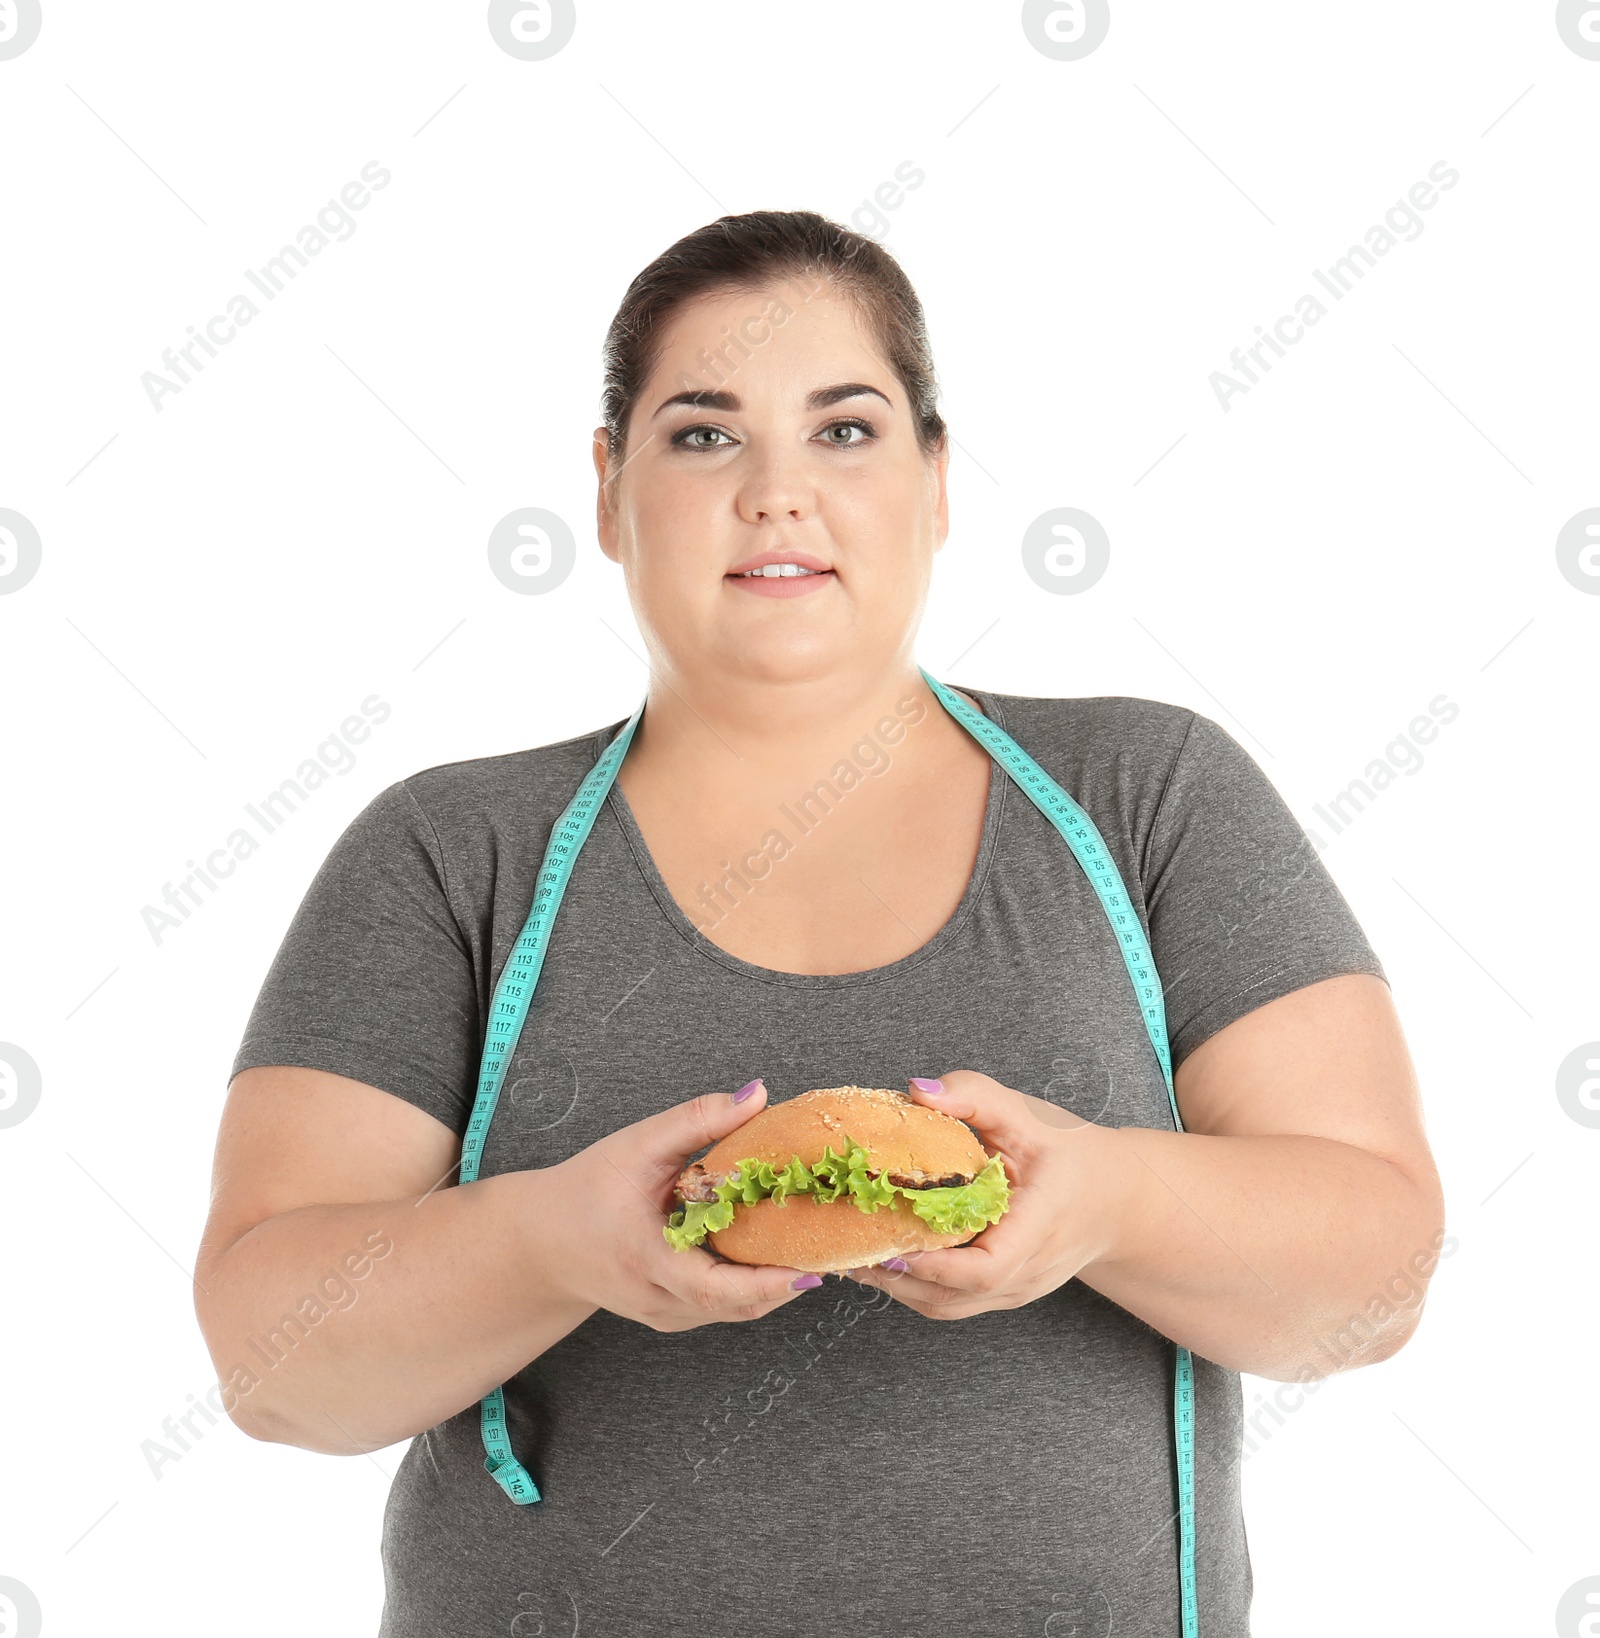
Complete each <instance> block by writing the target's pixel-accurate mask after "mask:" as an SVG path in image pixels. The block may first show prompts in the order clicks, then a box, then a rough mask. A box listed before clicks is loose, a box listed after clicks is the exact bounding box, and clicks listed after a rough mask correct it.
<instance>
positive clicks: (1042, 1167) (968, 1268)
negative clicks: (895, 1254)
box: [849, 1069, 1116, 1319]
mask: <svg viewBox="0 0 1600 1638" xmlns="http://www.w3.org/2000/svg"><path fill="white" fill-rule="evenodd" d="M939 1084H941V1085H942V1086H943V1088H944V1090H943V1091H942V1092H939V1093H935V1092H930V1091H926V1090H924V1089H923V1088H922V1087H919V1086H918V1085H917V1084H916V1083H915V1082H914V1081H913V1082H912V1084H911V1085H910V1086H909V1087H908V1088H907V1095H908V1096H909V1097H910V1098H911V1099H912V1100H913V1101H914V1102H916V1103H920V1104H923V1105H925V1106H926V1107H927V1108H929V1109H938V1110H940V1111H942V1112H943V1113H944V1114H947V1115H954V1116H955V1117H956V1118H957V1119H958V1120H962V1121H965V1122H966V1124H967V1125H968V1126H970V1127H971V1128H972V1129H973V1130H974V1131H975V1132H976V1133H977V1134H978V1136H979V1138H980V1139H981V1140H982V1141H983V1146H984V1148H986V1149H987V1150H988V1151H989V1152H990V1154H998V1155H1000V1156H1001V1157H1002V1159H1003V1161H1004V1164H1005V1168H1006V1175H1007V1177H1008V1178H1009V1179H1010V1182H1011V1200H1010V1204H1009V1205H1008V1206H1007V1207H1006V1210H1005V1213H1004V1215H1003V1216H1002V1217H1001V1218H1000V1220H999V1222H997V1223H991V1224H990V1225H989V1227H988V1228H986V1229H984V1230H983V1231H982V1232H981V1233H980V1234H979V1235H978V1236H977V1238H976V1239H973V1240H969V1241H968V1242H967V1243H966V1244H965V1245H962V1246H950V1247H947V1248H946V1249H944V1250H941V1251H920V1252H912V1253H910V1254H909V1255H908V1256H907V1257H905V1258H904V1259H902V1260H903V1261H904V1263H905V1264H906V1267H905V1268H904V1269H895V1268H893V1267H891V1266H887V1265H885V1264H881V1263H880V1264H878V1265H876V1266H874V1267H870V1268H856V1269H851V1270H850V1271H849V1272H850V1277H851V1278H852V1279H855V1280H859V1281H860V1282H861V1283H862V1284H863V1285H875V1286H882V1287H883V1288H884V1289H885V1290H887V1291H888V1292H890V1293H891V1294H892V1295H893V1296H894V1297H895V1298H896V1300H897V1301H900V1302H903V1303H904V1304H905V1305H906V1306H907V1307H908V1308H914V1309H916V1311H917V1312H918V1313H919V1314H922V1315H925V1316H926V1317H927V1318H928V1319H967V1318H969V1317H970V1316H971V1315H973V1314H982V1313H986V1312H988V1310H990V1309H991V1308H1020V1307H1021V1306H1022V1305H1023V1304H1024V1303H1029V1302H1033V1301H1034V1300H1035V1299H1036V1298H1039V1297H1042V1296H1044V1295H1045V1294H1046V1293H1047V1292H1050V1291H1054V1290H1055V1289H1056V1288H1057V1287H1058V1286H1062V1285H1065V1284H1066V1283H1067V1281H1068V1280H1070V1279H1071V1278H1072V1277H1073V1275H1075V1274H1077V1273H1078V1272H1079V1270H1080V1269H1083V1268H1085V1267H1087V1266H1088V1265H1089V1264H1090V1263H1092V1262H1094V1261H1096V1260H1098V1259H1099V1258H1102V1257H1104V1256H1105V1255H1106V1254H1107V1252H1108V1251H1109V1250H1110V1248H1111V1246H1112V1244H1113V1243H1114V1240H1115V1229H1116V1225H1115V1222H1114V1209H1113V1208H1114V1200H1115V1195H1114V1190H1113V1189H1112V1188H1111V1187H1110V1186H1109V1185H1110V1183H1111V1180H1112V1176H1113V1168H1112V1167H1111V1165H1110V1162H1109V1156H1108V1155H1107V1152H1106V1148H1107V1146H1106V1142H1105V1140H1106V1139H1107V1138H1110V1137H1113V1136H1114V1129H1113V1128H1110V1127H1105V1126H1096V1125H1095V1124H1094V1123H1093V1122H1091V1121H1086V1120H1084V1119H1083V1118H1082V1117H1081V1116H1079V1115H1075V1114H1073V1113H1072V1112H1071V1110H1069V1109H1063V1108H1061V1107H1060V1106H1059V1105H1058V1104H1053V1103H1047V1102H1046V1101H1045V1100H1044V1099H1043V1098H1035V1097H1033V1096H1031V1095H1030V1094H1029V1093H1026V1092H1019V1091H1017V1090H1016V1089H1015V1088H1014V1087H1009V1086H1002V1085H1001V1084H1000V1082H999V1081H997V1080H994V1079H992V1078H991V1077H990V1076H988V1075H983V1074H979V1073H978V1071H976V1070H971V1069H956V1070H951V1071H950V1072H949V1073H948V1074H946V1075H943V1076H941V1077H940V1082H939Z"/></svg>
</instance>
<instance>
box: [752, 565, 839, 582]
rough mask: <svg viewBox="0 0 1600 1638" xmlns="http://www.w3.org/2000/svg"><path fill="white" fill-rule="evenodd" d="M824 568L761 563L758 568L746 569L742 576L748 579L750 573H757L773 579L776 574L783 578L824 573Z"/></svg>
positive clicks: (825, 571)
mask: <svg viewBox="0 0 1600 1638" xmlns="http://www.w3.org/2000/svg"><path fill="white" fill-rule="evenodd" d="M826 573H827V570H826V569H802V568H801V567H800V565H799V564H798V563H763V564H762V565H761V567H760V568H759V569H746V570H744V571H743V578H744V579H746V580H748V579H749V578H750V576H751V575H756V574H759V575H761V576H762V577H763V578H764V579H767V580H773V579H776V578H777V577H778V576H780V575H781V576H784V577H785V578H788V577H792V576H794V575H797V574H826Z"/></svg>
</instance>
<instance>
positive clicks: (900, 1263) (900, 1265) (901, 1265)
mask: <svg viewBox="0 0 1600 1638" xmlns="http://www.w3.org/2000/svg"><path fill="white" fill-rule="evenodd" d="M910 1266H911V1264H910V1263H908V1262H907V1261H906V1260H905V1258H904V1257H891V1258H889V1260H888V1261H887V1262H883V1263H879V1264H878V1267H879V1268H892V1269H894V1270H895V1272H896V1273H899V1274H904V1273H905V1271H906V1270H907V1269H908V1268H910Z"/></svg>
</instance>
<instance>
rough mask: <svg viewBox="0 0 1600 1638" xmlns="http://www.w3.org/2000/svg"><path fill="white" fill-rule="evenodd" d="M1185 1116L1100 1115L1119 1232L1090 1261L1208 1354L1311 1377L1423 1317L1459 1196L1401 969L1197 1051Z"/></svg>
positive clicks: (1139, 1309)
mask: <svg viewBox="0 0 1600 1638" xmlns="http://www.w3.org/2000/svg"><path fill="white" fill-rule="evenodd" d="M1174 1087H1175V1090H1176V1093H1177V1098H1178V1107H1179V1111H1180V1113H1181V1115H1182V1118H1183V1124H1184V1128H1185V1130H1184V1131H1183V1132H1159V1131H1152V1130H1148V1129H1146V1128H1143V1127H1121V1128H1117V1129H1111V1128H1105V1127H1096V1128H1093V1129H1092V1131H1086V1132H1084V1133H1083V1134H1081V1135H1083V1136H1088V1137H1090V1139H1091V1142H1092V1143H1093V1144H1094V1146H1095V1147H1096V1148H1097V1149H1098V1151H1099V1155H1098V1166H1097V1167H1096V1170H1097V1171H1098V1172H1099V1173H1100V1175H1101V1177H1102V1179H1103V1183H1104V1195H1103V1206H1102V1209H1103V1211H1104V1213H1105V1218H1104V1221H1105V1224H1106V1230H1107V1240H1106V1243H1105V1246H1104V1249H1103V1250H1102V1251H1101V1252H1100V1254H1099V1255H1097V1256H1096V1257H1094V1258H1093V1259H1092V1260H1091V1261H1090V1262H1089V1263H1088V1264H1087V1265H1086V1266H1084V1267H1083V1268H1082V1269H1081V1270H1080V1272H1079V1275H1078V1277H1079V1279H1081V1280H1082V1281H1083V1282H1084V1284H1085V1285H1088V1286H1092V1287H1093V1288H1094V1289H1095V1290H1096V1291H1098V1292H1100V1293H1101V1294H1102V1295H1103V1296H1106V1297H1109V1298H1110V1299H1111V1300H1112V1301H1113V1302H1115V1303H1117V1304H1119V1305H1120V1306H1121V1307H1123V1308H1126V1309H1127V1310H1128V1311H1129V1312H1130V1313H1132V1314H1135V1315H1137V1316H1138V1317H1139V1318H1140V1319H1142V1320H1144V1321H1145V1322H1146V1323H1147V1324H1149V1325H1152V1326H1154V1327H1155V1328H1156V1329H1157V1330H1158V1331H1160V1332H1161V1333H1162V1334H1163V1335H1165V1336H1167V1337H1170V1338H1171V1339H1172V1340H1173V1341H1175V1342H1179V1343H1182V1344H1183V1345H1184V1346H1185V1347H1188V1348H1190V1349H1192V1350H1193V1351H1194V1352H1195V1353H1197V1354H1200V1355H1202V1356H1203V1357H1204V1358H1206V1359H1210V1360H1214V1361H1216V1362H1217V1363H1218V1364H1220V1365H1225V1366H1228V1367H1229V1368H1230V1369H1233V1370H1241V1371H1250V1372H1253V1373H1254V1374H1255V1375H1258V1376H1265V1377H1270V1378H1274V1379H1276V1380H1279V1381H1294V1380H1299V1381H1310V1380H1312V1379H1314V1378H1315V1377H1320V1376H1327V1375H1328V1374H1330V1373H1331V1372H1334V1371H1338V1370H1343V1369H1346V1368H1348V1367H1353V1366H1358V1365H1365V1364H1371V1363H1374V1362H1375V1361H1378V1360H1383V1359H1387V1358H1389V1357H1390V1356H1391V1355H1392V1354H1393V1353H1395V1352H1396V1351H1397V1350H1398V1349H1399V1348H1400V1347H1402V1346H1403V1345H1404V1344H1405V1342H1406V1341H1407V1339H1408V1338H1409V1337H1410V1336H1411V1334H1412V1332H1413V1331H1414V1330H1415V1329H1416V1326H1417V1321H1418V1318H1419V1316H1420V1314H1421V1310H1422V1304H1423V1300H1424V1296H1425V1293H1426V1288H1427V1283H1428V1279H1429V1277H1430V1276H1431V1274H1432V1271H1433V1268H1434V1266H1435V1265H1436V1263H1437V1261H1438V1258H1439V1254H1440V1249H1441V1246H1442V1244H1443V1241H1444V1196H1443V1193H1442V1190H1441V1188H1440V1185H1439V1177H1438V1173H1437V1171H1436V1170H1435V1167H1434V1163H1433V1157H1432V1155H1431V1154H1430V1153H1429V1149H1428V1143H1427V1138H1426V1136H1425V1133H1424V1129H1423V1122H1422V1112H1421V1100H1420V1098H1419V1095H1418V1089H1417V1081H1416V1075H1415V1072H1414V1070H1413V1068H1412V1064H1411V1058H1410V1054H1409V1053H1408V1051H1407V1049H1406V1044H1405V1038H1404V1036H1403V1034H1402V1032H1401V1028H1400V1022H1399V1019H1398V1017H1397V1016H1396V1013H1395V1009H1394V1003H1393V1001H1392V999H1391V997H1390V993H1389V989H1388V987H1387V986H1386V985H1385V984H1384V983H1383V982H1382V981H1381V980H1380V979H1377V978H1374V977H1371V976H1369V975H1367V974H1362V973H1353V974H1348V975H1345V976H1342V977H1338V978H1330V979H1326V980H1324V981H1323V982H1321V983H1318V984H1311V985H1308V986H1306V987H1305V988H1304V989H1300V990H1295V991H1293V992H1291V993H1290V994H1288V995H1286V996H1283V997H1281V998H1280V999H1278V1000H1276V1001H1272V1002H1269V1003H1268V1004H1267V1005H1265V1006H1263V1007H1259V1008H1257V1009H1256V1010H1255V1011H1253V1012H1250V1013H1246V1014H1245V1016H1244V1017H1242V1018H1240V1019H1237V1020H1236V1021H1235V1022H1234V1023H1232V1024H1230V1025H1228V1026H1227V1028H1225V1029H1222V1030H1220V1031H1218V1033H1217V1034H1215V1035H1213V1036H1212V1037H1211V1038H1210V1039H1209V1040H1207V1041H1205V1042H1203V1043H1202V1044H1201V1045H1200V1046H1198V1047H1196V1048H1195V1050H1194V1051H1193V1052H1192V1053H1190V1054H1189V1056H1188V1057H1187V1058H1186V1059H1184V1061H1183V1063H1182V1064H1180V1065H1179V1067H1178V1071H1177V1074H1176V1076H1175V1078H1174Z"/></svg>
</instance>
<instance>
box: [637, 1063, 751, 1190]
mask: <svg viewBox="0 0 1600 1638" xmlns="http://www.w3.org/2000/svg"><path fill="white" fill-rule="evenodd" d="M736 1100H737V1101H736ZM766 1105H767V1089H766V1086H765V1084H764V1083H763V1082H762V1080H761V1077H760V1076H759V1075H758V1076H757V1077H756V1078H755V1080H753V1081H747V1082H746V1083H745V1084H744V1085H743V1086H741V1087H739V1088H737V1089H736V1090H735V1091H733V1092H702V1093H701V1094H700V1095H699V1097H695V1098H688V1099H686V1100H685V1101H684V1102H682V1103H678V1104H674V1105H673V1106H672V1107H671V1108H670V1109H662V1110H660V1111H658V1112H657V1113H656V1114H654V1115H647V1116H646V1117H645V1118H644V1119H643V1120H641V1121H637V1122H635V1123H634V1128H633V1130H632V1132H631V1141H632V1142H634V1143H636V1144H637V1145H638V1148H637V1150H636V1151H635V1152H636V1153H637V1154H638V1155H639V1157H640V1158H641V1159H642V1160H643V1162H644V1163H645V1165H646V1166H647V1167H650V1168H653V1169H655V1170H657V1171H659V1172H665V1173H668V1174H670V1175H671V1176H673V1177H676V1176H677V1175H678V1173H679V1172H681V1171H682V1170H683V1168H684V1164H685V1162H686V1161H687V1160H688V1158H689V1156H690V1155H692V1154H695V1153H697V1152H698V1151H699V1150H701V1149H707V1148H709V1147H710V1146H711V1145H712V1144H713V1143H717V1142H720V1141H721V1140H722V1139H723V1138H725V1137H726V1136H727V1135H728V1134H729V1133H730V1132H736V1131H738V1129H739V1128H740V1127H741V1126H743V1125H744V1123H745V1122H746V1121H747V1120H749V1119H750V1117H751V1116H752V1115H754V1114H756V1113H757V1112H758V1111H760V1110H762V1109H764V1108H765V1107H766Z"/></svg>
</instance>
